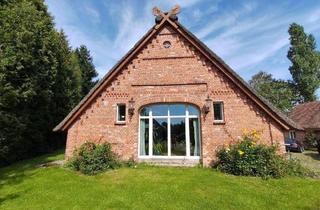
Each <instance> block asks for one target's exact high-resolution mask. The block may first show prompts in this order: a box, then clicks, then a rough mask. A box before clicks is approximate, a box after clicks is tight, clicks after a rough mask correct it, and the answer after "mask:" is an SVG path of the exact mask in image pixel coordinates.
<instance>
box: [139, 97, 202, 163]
mask: <svg viewBox="0 0 320 210" xmlns="http://www.w3.org/2000/svg"><path fill="white" fill-rule="evenodd" d="M178 104H179V103H178ZM160 105H161V104H160ZM164 105H167V106H169V105H172V104H164ZM182 105H185V106H186V113H185V115H170V109H168V113H167V115H166V116H153V115H152V110H150V111H149V115H148V116H141V115H140V112H139V127H138V158H139V159H192V160H199V159H200V156H201V131H200V112H199V110H198V112H199V116H198V115H189V106H192V105H188V104H182ZM154 118H157V119H159V118H162V119H167V122H168V128H167V129H168V136H167V143H168V146H167V148H168V155H166V156H160V155H153V138H152V136H153V119H154ZM173 118H184V119H185V132H186V133H185V135H186V156H172V155H171V135H170V134H171V126H170V125H171V124H170V123H171V119H173ZM192 118H197V119H198V127H199V128H198V129H199V151H200V154H199V155H198V156H191V155H190V131H189V128H190V126H189V119H192ZM141 119H148V120H149V153H148V155H140V140H141V139H140V123H141Z"/></svg>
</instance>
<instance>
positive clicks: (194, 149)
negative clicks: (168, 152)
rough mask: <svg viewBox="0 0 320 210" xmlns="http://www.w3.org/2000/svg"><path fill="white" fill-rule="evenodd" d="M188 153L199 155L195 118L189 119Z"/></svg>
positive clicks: (198, 137) (196, 120)
mask: <svg viewBox="0 0 320 210" xmlns="http://www.w3.org/2000/svg"><path fill="white" fill-rule="evenodd" d="M189 127H190V129H189V131H190V132H189V133H190V155H191V156H200V140H199V139H200V136H199V123H198V119H197V118H190V119H189Z"/></svg>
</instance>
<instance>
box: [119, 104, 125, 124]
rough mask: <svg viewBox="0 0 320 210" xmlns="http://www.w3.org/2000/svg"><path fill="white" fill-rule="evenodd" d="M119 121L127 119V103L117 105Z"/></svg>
mask: <svg viewBox="0 0 320 210" xmlns="http://www.w3.org/2000/svg"><path fill="white" fill-rule="evenodd" d="M117 115H118V116H117V121H119V122H123V121H126V105H125V104H118V105H117Z"/></svg>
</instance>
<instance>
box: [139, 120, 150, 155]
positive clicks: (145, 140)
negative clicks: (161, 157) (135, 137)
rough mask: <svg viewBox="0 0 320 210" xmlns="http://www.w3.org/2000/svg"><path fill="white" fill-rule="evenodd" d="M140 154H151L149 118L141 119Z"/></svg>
mask: <svg viewBox="0 0 320 210" xmlns="http://www.w3.org/2000/svg"><path fill="white" fill-rule="evenodd" d="M140 155H149V119H141V120H140Z"/></svg>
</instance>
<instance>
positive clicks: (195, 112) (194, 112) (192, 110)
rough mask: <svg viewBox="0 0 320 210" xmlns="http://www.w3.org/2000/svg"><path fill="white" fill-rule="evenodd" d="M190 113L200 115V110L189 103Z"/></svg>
mask: <svg viewBox="0 0 320 210" xmlns="http://www.w3.org/2000/svg"><path fill="white" fill-rule="evenodd" d="M188 111H189V115H197V116H198V115H199V111H198V109H197V108H196V107H194V106H191V105H189V106H188Z"/></svg>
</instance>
